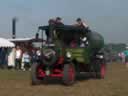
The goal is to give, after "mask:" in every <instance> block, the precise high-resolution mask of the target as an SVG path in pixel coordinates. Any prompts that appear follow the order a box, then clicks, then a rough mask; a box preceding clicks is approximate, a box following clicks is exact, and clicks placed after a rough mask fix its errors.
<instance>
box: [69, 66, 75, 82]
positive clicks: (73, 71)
mask: <svg viewBox="0 0 128 96" xmlns="http://www.w3.org/2000/svg"><path fill="white" fill-rule="evenodd" d="M74 76H75V70H74V69H73V67H72V65H70V68H69V80H70V81H72V80H73V79H74Z"/></svg>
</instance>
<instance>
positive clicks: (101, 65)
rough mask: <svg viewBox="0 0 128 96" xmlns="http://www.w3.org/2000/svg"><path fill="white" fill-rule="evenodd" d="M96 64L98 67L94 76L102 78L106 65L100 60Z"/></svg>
mask: <svg viewBox="0 0 128 96" xmlns="http://www.w3.org/2000/svg"><path fill="white" fill-rule="evenodd" d="M96 66H97V67H98V68H97V70H96V78H99V79H104V77H105V74H106V65H105V64H104V63H102V62H98V64H97V65H96Z"/></svg>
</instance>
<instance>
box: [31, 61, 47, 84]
mask: <svg viewBox="0 0 128 96" xmlns="http://www.w3.org/2000/svg"><path fill="white" fill-rule="evenodd" d="M31 68H32V69H31V79H32V85H38V84H41V83H42V79H43V78H44V75H45V74H44V72H43V70H42V66H41V65H40V64H38V63H37V62H35V63H33V64H32V67H31Z"/></svg>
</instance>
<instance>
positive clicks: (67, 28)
mask: <svg viewBox="0 0 128 96" xmlns="http://www.w3.org/2000/svg"><path fill="white" fill-rule="evenodd" d="M49 27H50V26H39V27H38V28H39V29H42V30H48V29H49ZM52 27H53V28H54V29H59V30H63V31H64V30H65V31H74V32H79V31H85V32H87V31H89V30H88V28H84V27H78V26H73V25H53V26H52Z"/></svg>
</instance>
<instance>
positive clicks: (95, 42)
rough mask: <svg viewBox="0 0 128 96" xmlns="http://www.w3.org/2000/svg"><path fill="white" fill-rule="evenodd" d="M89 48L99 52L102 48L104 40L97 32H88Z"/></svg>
mask: <svg viewBox="0 0 128 96" xmlns="http://www.w3.org/2000/svg"><path fill="white" fill-rule="evenodd" d="M88 35H89V41H90V46H91V48H92V49H93V50H96V51H99V50H100V49H101V48H103V47H104V38H103V37H102V36H101V35H100V34H99V33H97V32H90V33H89V34H88Z"/></svg>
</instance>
